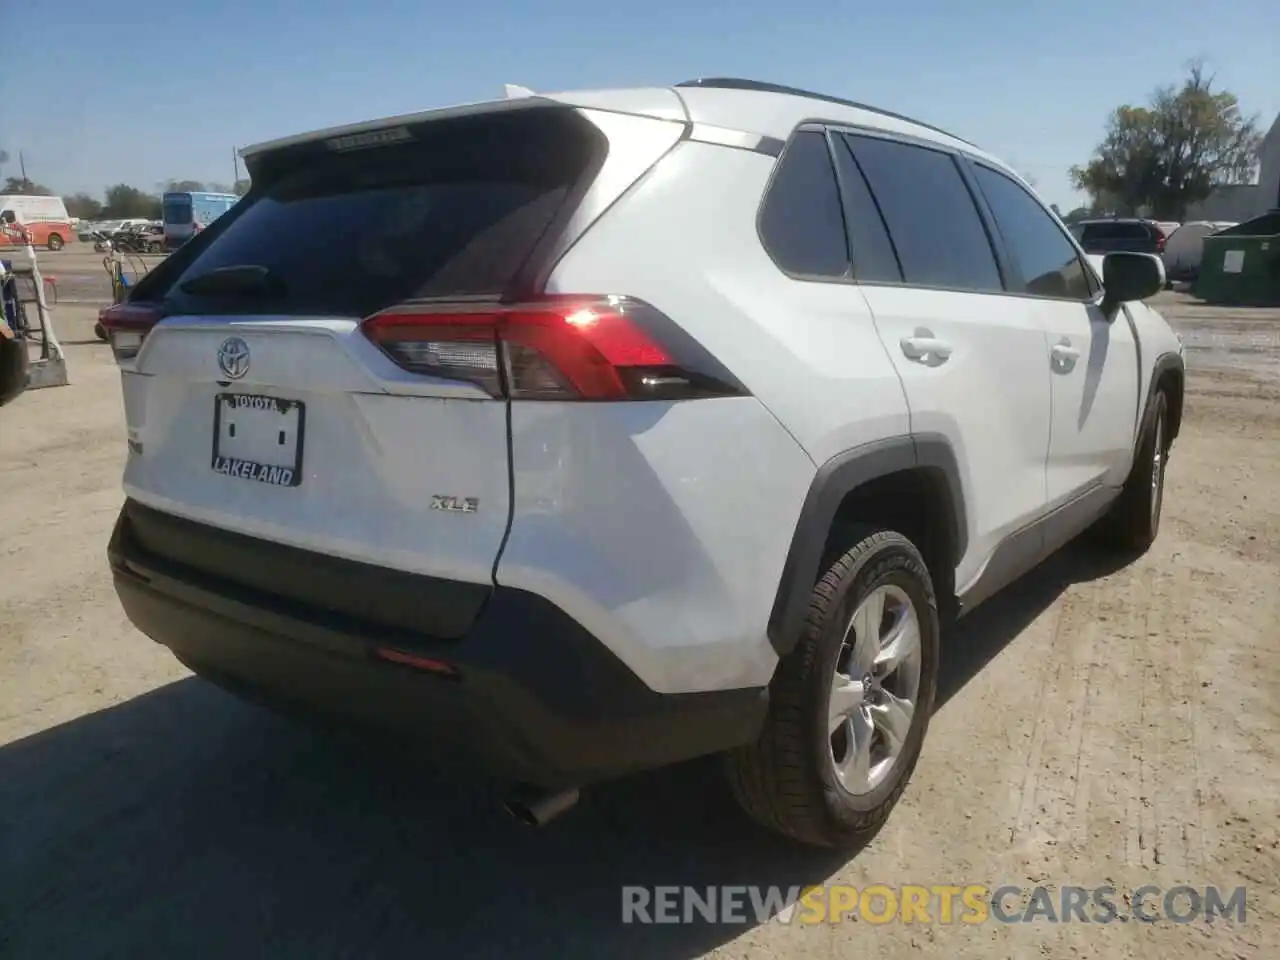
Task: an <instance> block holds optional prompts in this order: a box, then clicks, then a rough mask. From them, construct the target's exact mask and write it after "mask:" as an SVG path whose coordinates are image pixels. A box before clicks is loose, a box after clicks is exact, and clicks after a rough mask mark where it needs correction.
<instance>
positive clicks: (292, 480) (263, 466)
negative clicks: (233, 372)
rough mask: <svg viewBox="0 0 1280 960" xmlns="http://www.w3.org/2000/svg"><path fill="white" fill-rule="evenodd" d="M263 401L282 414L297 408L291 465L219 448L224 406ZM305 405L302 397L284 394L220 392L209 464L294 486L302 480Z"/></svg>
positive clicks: (260, 480)
mask: <svg viewBox="0 0 1280 960" xmlns="http://www.w3.org/2000/svg"><path fill="white" fill-rule="evenodd" d="M246 401H248V402H250V403H262V404H264V405H265V406H267V407H275V408H276V409H277V411H278V412H280V413H281V414H287V413H288V412H289V411H291V410H297V412H298V421H297V422H298V427H297V431H298V436H297V440H296V442H295V443H294V450H293V463H292V464H291V465H281V464H271V463H262V462H261V461H257V460H249V459H246V458H242V457H232V456H228V455H226V454H223V453H221V452H220V440H221V438H222V420H223V410H224V408H231V407H233V406H234V405H237V404H244V403H245V402H246ZM306 434H307V405H306V404H305V403H303V402H302V401H301V400H291V399H288V398H285V397H270V396H267V395H265V394H260V393H231V392H226V391H224V392H219V393H218V394H216V395H215V396H214V398H213V436H212V444H211V449H210V459H209V466H210V468H211V469H212V470H213V471H214V472H215V473H218V474H221V475H222V476H224V477H233V478H235V479H239V480H249V481H253V482H256V483H261V484H263V485H264V486H270V487H296V486H298V485H299V484H301V483H302V453H303V448H304V447H305V445H306Z"/></svg>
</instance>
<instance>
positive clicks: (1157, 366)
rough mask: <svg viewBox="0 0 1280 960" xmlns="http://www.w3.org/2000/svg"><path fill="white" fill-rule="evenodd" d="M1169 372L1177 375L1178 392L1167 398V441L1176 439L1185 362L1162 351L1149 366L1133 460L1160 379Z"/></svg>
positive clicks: (1182, 394)
mask: <svg viewBox="0 0 1280 960" xmlns="http://www.w3.org/2000/svg"><path fill="white" fill-rule="evenodd" d="M1169 372H1173V373H1175V374H1176V375H1177V381H1178V392H1177V395H1176V396H1170V397H1169V399H1168V402H1169V426H1168V437H1169V440H1168V443H1170V444H1172V443H1173V441H1174V440H1175V439H1177V436H1178V431H1179V430H1180V429H1181V427H1182V406H1183V398H1184V397H1185V395H1186V375H1187V374H1186V364H1185V362H1184V361H1183V359H1182V357H1181V356H1180V355H1179V354H1177V353H1172V352H1170V353H1162V354H1161V355H1160V356H1158V357H1156V360H1155V363H1154V364H1152V366H1151V382H1150V383H1148V384H1147V398H1146V401H1145V402H1144V404H1143V407H1142V422H1141V423H1139V424H1138V430H1137V432H1136V434H1135V436H1134V438H1133V455H1134V460H1135V462H1136V460H1137V456H1138V448H1139V447H1140V446H1141V445H1142V438H1143V437H1144V436H1146V432H1147V430H1148V429H1149V428H1150V426H1151V418H1152V417H1153V416H1154V415H1155V400H1156V392H1157V391H1158V390H1159V389H1160V381H1161V379H1162V378H1163V376H1164V375H1165V374H1166V373H1169Z"/></svg>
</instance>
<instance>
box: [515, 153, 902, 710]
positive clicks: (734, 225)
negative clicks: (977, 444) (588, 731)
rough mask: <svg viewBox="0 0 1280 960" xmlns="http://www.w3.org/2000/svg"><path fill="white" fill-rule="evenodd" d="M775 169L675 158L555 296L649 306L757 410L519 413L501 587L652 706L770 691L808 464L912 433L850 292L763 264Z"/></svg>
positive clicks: (746, 162)
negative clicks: (773, 622) (606, 661)
mask: <svg viewBox="0 0 1280 960" xmlns="http://www.w3.org/2000/svg"><path fill="white" fill-rule="evenodd" d="M774 162H775V161H774V159H773V158H772V157H769V156H765V155H763V154H759V153H753V152H750V151H746V150H736V149H729V148H725V147H718V146H712V145H707V144H700V143H696V142H684V143H681V144H680V145H678V146H677V147H676V148H675V149H674V150H673V151H672V152H671V153H669V154H668V155H667V156H666V157H664V158H663V160H662V161H661V162H660V163H659V164H658V165H657V166H656V167H655V168H654V169H653V170H652V171H650V172H649V173H648V174H647V175H646V176H645V177H644V178H642V179H641V181H640V182H638V183H637V184H636V185H635V186H634V187H633V188H632V190H631V191H630V192H629V193H628V194H627V195H625V196H624V197H623V198H622V199H621V200H620V201H619V202H618V203H617V204H616V205H615V206H614V207H613V208H612V209H610V211H609V212H608V213H606V214H605V215H604V216H603V217H602V218H601V219H600V220H599V221H598V222H596V223H595V224H594V225H593V226H592V227H591V229H590V230H589V231H588V232H587V233H586V235H585V236H584V237H583V238H582V239H581V240H579V241H578V243H577V244H575V246H574V247H573V248H572V249H571V250H570V251H569V252H568V253H567V254H566V255H565V257H564V258H563V259H562V260H561V261H560V262H559V264H558V265H557V267H556V269H555V270H554V272H553V273H552V275H551V278H550V281H549V284H548V288H549V290H550V291H551V292H555V293H599V294H625V295H629V296H634V297H638V298H640V299H642V300H644V301H646V302H648V303H650V304H652V305H653V306H655V307H657V308H658V309H659V310H661V311H663V312H664V313H665V314H667V315H668V316H669V317H671V318H672V319H673V320H674V321H675V322H677V323H678V324H679V325H680V326H681V327H683V328H684V329H685V330H686V331H687V332H688V333H689V334H691V335H692V336H693V337H694V338H695V339H697V340H698V341H699V342H700V343H701V344H702V346H703V347H705V348H707V349H708V350H709V351H710V352H711V353H713V354H714V355H715V356H716V357H717V358H718V359H719V360H720V361H721V362H722V363H724V364H725V365H726V366H727V367H728V368H729V369H730V370H731V371H732V372H733V373H734V375H735V376H737V377H738V378H739V379H740V380H742V381H743V383H745V384H746V386H747V387H748V389H749V390H750V391H751V392H752V394H753V396H752V397H749V398H740V399H726V400H695V401H686V402H683V403H676V404H648V403H646V404H630V405H618V404H603V405H584V404H564V405H560V404H545V403H543V404H528V403H523V404H522V403H519V402H517V403H514V404H513V405H512V454H513V464H514V479H515V486H514V497H515V510H514V515H513V519H512V527H511V533H510V537H509V541H508V543H507V546H506V548H505V550H504V552H503V556H502V559H501V561H500V563H499V566H498V572H497V579H498V582H499V583H500V584H504V585H509V586H521V587H525V588H527V589H531V590H536V591H537V592H539V593H542V594H544V595H546V596H548V597H550V598H551V599H553V600H555V601H556V602H557V603H558V604H560V605H561V606H562V607H564V608H565V609H566V610H567V611H569V612H570V613H571V614H573V615H574V616H575V617H578V618H579V619H581V620H582V622H583V623H584V624H585V625H586V626H587V627H588V628H589V629H591V630H592V631H593V632H594V633H596V635H597V636H599V637H600V638H601V640H602V641H603V642H605V643H606V644H607V645H609V646H610V648H611V649H613V650H614V652H615V653H616V654H617V655H618V656H619V657H620V658H622V659H623V660H624V662H626V663H627V664H628V665H629V666H630V667H631V668H632V669H633V670H635V671H636V672H637V673H638V674H639V675H640V676H641V677H642V679H644V680H645V682H646V683H648V684H649V685H650V686H652V687H653V688H654V689H657V690H660V691H663V692H677V691H685V690H698V689H718V688H731V687H735V686H749V685H752V684H763V683H767V682H768V680H769V679H770V677H771V675H772V672H773V670H774V668H775V665H776V655H775V654H774V652H773V650H772V648H771V647H770V645H769V642H768V639H767V636H766V626H767V622H768V618H769V612H770V610H771V609H772V606H773V602H774V598H775V595H776V592H777V589H778V583H779V580H780V578H781V575H782V569H783V564H784V561H785V558H786V554H787V550H788V548H789V546H790V544H791V539H792V536H793V534H794V531H795V527H796V521H797V519H798V517H799V513H800V508H801V505H802V503H803V501H804V497H805V494H806V493H807V492H808V489H809V485H810V483H811V481H812V479H813V477H814V474H815V472H816V466H815V460H817V461H818V462H822V461H823V460H825V459H827V458H829V457H830V456H833V455H835V454H836V453H839V452H841V451H843V450H846V449H849V448H852V447H855V446H858V445H859V444H860V443H862V442H867V441H870V440H872V439H879V438H881V437H883V436H886V435H894V434H895V433H902V434H905V433H906V432H907V430H908V426H907V422H908V421H907V412H906V406H905V401H904V399H903V397H902V393H901V387H900V385H899V383H898V381H897V378H896V376H895V375H894V374H893V372H892V368H891V366H890V365H889V364H888V361H887V359H886V358H885V355H884V350H883V347H882V346H881V344H880V342H879V340H878V338H877V336H876V334H875V329H874V326H873V324H872V322H871V319H870V314H869V312H868V311H867V310H866V307H865V303H864V301H863V300H862V298H861V295H860V294H859V293H858V291H857V290H856V289H855V288H853V287H851V286H848V285H837V284H804V283H797V282H796V281H793V280H790V279H788V278H786V277H785V276H783V274H781V273H780V272H779V271H778V270H777V268H776V266H775V265H774V264H773V262H772V260H770V259H769V257H768V255H767V254H766V253H765V252H764V250H763V249H762V248H761V246H760V243H759V240H758V238H757V235H756V228H755V217H756V209H757V206H758V202H759V198H760V196H761V195H762V193H763V190H764V188H765V185H766V183H767V182H768V178H769V175H770V172H771V171H772V169H773V164H774ZM549 544H550V545H554V546H552V547H550V548H548V545H549Z"/></svg>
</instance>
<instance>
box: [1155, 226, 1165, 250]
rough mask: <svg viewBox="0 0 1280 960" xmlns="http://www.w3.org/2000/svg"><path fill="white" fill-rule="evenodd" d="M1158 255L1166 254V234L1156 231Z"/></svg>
mask: <svg viewBox="0 0 1280 960" xmlns="http://www.w3.org/2000/svg"><path fill="white" fill-rule="evenodd" d="M1156 253H1164V234H1163V233H1161V232H1160V231H1159V230H1157V231H1156Z"/></svg>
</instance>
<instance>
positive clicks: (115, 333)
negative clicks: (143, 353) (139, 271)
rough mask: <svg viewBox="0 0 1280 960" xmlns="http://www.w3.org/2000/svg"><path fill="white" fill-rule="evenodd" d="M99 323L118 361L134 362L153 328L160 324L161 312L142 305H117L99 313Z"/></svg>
mask: <svg viewBox="0 0 1280 960" xmlns="http://www.w3.org/2000/svg"><path fill="white" fill-rule="evenodd" d="M98 322H99V323H100V324H102V327H103V329H104V330H106V331H107V339H108V340H109V341H110V342H111V352H112V353H114V354H115V358H116V361H117V362H118V361H121V360H132V359H133V358H134V357H136V356H137V355H138V351H139V350H141V349H142V341H143V340H145V339H146V338H147V334H148V333H149V332H150V331H151V328H152V327H154V326H155V325H156V324H157V323H159V322H160V311H159V310H158V309H157V308H156V307H153V306H149V305H147V304H142V303H117V304H116V305H115V306H112V307H107V308H106V309H105V310H101V311H99V313H98Z"/></svg>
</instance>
